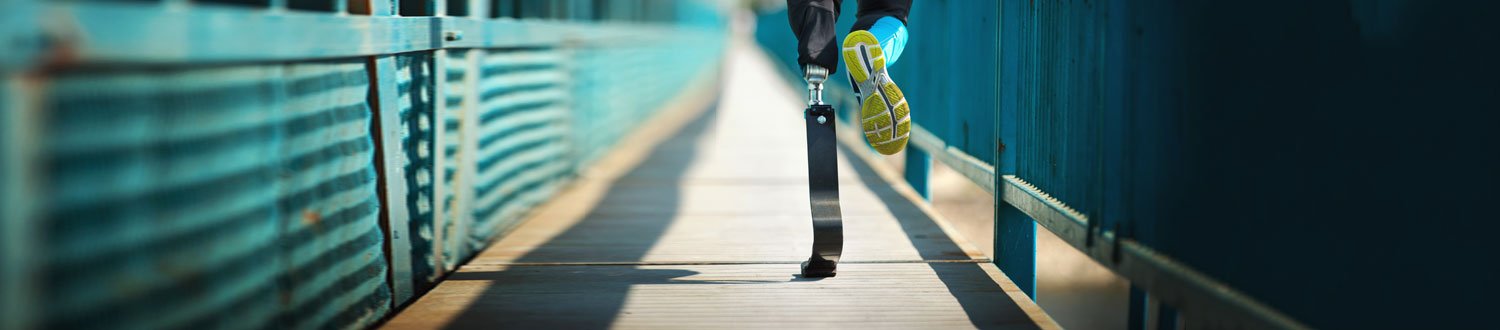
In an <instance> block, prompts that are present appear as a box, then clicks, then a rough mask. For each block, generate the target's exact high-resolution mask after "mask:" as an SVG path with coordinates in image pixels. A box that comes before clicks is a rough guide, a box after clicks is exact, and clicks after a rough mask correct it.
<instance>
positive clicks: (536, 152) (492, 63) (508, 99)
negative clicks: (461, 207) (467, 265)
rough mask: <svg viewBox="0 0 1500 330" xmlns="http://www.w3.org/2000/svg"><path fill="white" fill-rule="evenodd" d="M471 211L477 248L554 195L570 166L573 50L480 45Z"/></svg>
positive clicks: (471, 236)
mask: <svg viewBox="0 0 1500 330" xmlns="http://www.w3.org/2000/svg"><path fill="white" fill-rule="evenodd" d="M479 52H480V54H482V56H481V57H480V59H479V62H480V64H479V70H478V72H477V74H478V75H479V83H478V86H476V88H475V90H474V91H475V92H477V93H478V94H479V97H478V104H476V105H475V108H474V109H475V111H477V113H476V116H475V117H476V118H475V119H476V120H477V123H475V127H476V128H477V131H476V132H474V134H473V135H472V136H473V137H474V138H475V141H472V142H471V143H474V144H475V148H474V149H475V150H476V151H477V152H476V153H475V154H474V167H475V177H474V178H473V179H472V180H470V184H472V185H473V190H472V192H471V193H472V194H473V200H474V202H473V206H472V214H473V215H472V216H473V219H474V225H473V228H472V230H471V231H470V232H469V236H468V237H466V238H464V239H465V240H466V241H467V242H468V244H469V245H470V247H471V248H472V249H474V250H477V249H479V248H480V247H482V246H483V245H484V244H485V243H487V242H488V241H489V239H490V238H491V237H494V235H495V234H496V233H498V232H500V231H502V230H504V229H506V228H509V227H510V226H512V225H514V224H515V223H516V221H519V220H520V219H521V216H522V215H523V214H524V213H525V212H526V211H527V210H530V209H531V208H532V207H533V206H535V205H536V204H537V203H541V202H542V201H545V200H546V198H547V197H550V194H551V192H552V190H554V189H556V187H557V185H558V184H561V183H562V179H563V176H564V175H566V174H568V173H570V172H571V170H572V167H571V166H570V165H571V164H570V162H569V159H568V158H567V157H566V155H567V150H568V147H569V144H568V141H567V140H566V137H567V134H568V130H569V127H568V123H567V115H568V111H569V110H568V106H567V102H568V98H569V94H568V92H567V85H568V83H569V82H568V81H569V79H570V78H569V77H568V75H567V74H566V73H565V71H563V68H565V67H566V65H567V60H568V58H567V54H568V53H567V50H565V49H560V48H556V47H549V48H531V49H507V50H484V51H479Z"/></svg>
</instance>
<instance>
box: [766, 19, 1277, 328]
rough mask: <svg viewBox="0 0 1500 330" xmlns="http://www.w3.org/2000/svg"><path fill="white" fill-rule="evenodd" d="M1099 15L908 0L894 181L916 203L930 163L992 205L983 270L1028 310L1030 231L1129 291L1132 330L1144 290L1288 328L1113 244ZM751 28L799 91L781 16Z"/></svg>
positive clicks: (1109, 130)
mask: <svg viewBox="0 0 1500 330" xmlns="http://www.w3.org/2000/svg"><path fill="white" fill-rule="evenodd" d="M1109 6H1117V7H1118V6H1124V4H1123V3H1122V2H1120V1H1105V2H1100V3H1089V2H1067V1H1064V2H1056V1H1036V2H1031V3H1027V2H1024V1H996V2H989V1H980V2H973V1H919V2H917V3H916V4H915V6H914V8H913V9H912V12H911V16H910V17H908V22H909V26H908V29H909V31H910V39H909V40H910V41H909V44H908V45H907V47H906V48H905V49H904V53H903V55H902V58H901V60H900V62H899V63H897V64H896V65H895V66H893V67H891V68H890V72H891V75H892V76H893V77H894V79H895V80H896V81H897V82H898V83H899V84H900V86H901V88H902V90H903V92H904V95H905V96H906V97H907V100H908V101H909V102H910V104H911V105H912V108H913V110H914V111H913V115H912V116H913V123H914V125H913V132H912V137H911V141H910V145H909V148H908V149H907V151H906V153H905V157H906V165H905V177H906V179H907V183H908V184H910V185H911V186H912V187H913V188H914V189H915V190H916V191H918V192H919V193H921V194H923V195H924V196H926V194H927V185H928V182H927V178H928V171H929V170H930V164H933V163H938V164H942V165H944V166H947V167H950V168H952V169H954V170H956V171H957V172H958V173H961V174H963V175H964V176H965V177H967V178H969V179H970V180H971V181H973V183H974V184H976V185H978V186H980V187H983V188H984V189H985V190H987V191H989V192H990V193H992V194H993V195H994V197H995V202H996V213H995V215H994V217H995V231H996V233H995V251H994V262H995V263H996V264H997V265H998V266H999V267H1000V269H1001V270H1003V271H1004V272H1005V273H1006V275H1007V276H1009V277H1010V278H1011V279H1012V280H1013V281H1014V282H1015V283H1016V284H1017V285H1019V286H1020V287H1021V288H1022V290H1023V291H1025V292H1026V293H1027V294H1028V295H1031V296H1032V297H1033V298H1035V297H1036V282H1037V279H1036V230H1037V229H1036V226H1037V225H1038V224H1040V225H1042V226H1043V227H1045V228H1046V229H1048V230H1050V231H1051V232H1053V233H1054V234H1056V235H1057V236H1059V237H1060V238H1062V239H1063V240H1064V241H1066V242H1068V243H1069V244H1070V245H1072V246H1073V247H1074V248H1076V249H1078V250H1079V251H1081V252H1083V253H1084V254H1087V255H1089V256H1090V257H1092V258H1093V259H1094V260H1095V261H1096V262H1098V263H1100V264H1102V265H1104V266H1106V267H1109V268H1111V269H1113V270H1115V272H1116V273H1118V274H1120V275H1122V276H1124V277H1125V278H1127V279H1129V280H1131V281H1132V282H1133V283H1135V284H1136V285H1138V287H1133V292H1134V296H1135V297H1137V298H1136V299H1132V301H1131V308H1132V314H1133V315H1132V319H1131V326H1132V327H1133V328H1134V327H1141V326H1144V325H1145V324H1146V323H1145V322H1146V321H1145V319H1144V318H1141V317H1138V316H1142V315H1143V313H1144V308H1145V306H1146V305H1145V304H1146V303H1147V301H1146V300H1145V299H1144V298H1139V297H1144V296H1145V294H1146V292H1150V293H1151V294H1153V295H1154V297H1155V298H1154V299H1155V300H1152V301H1153V302H1162V301H1166V302H1168V303H1163V304H1162V306H1166V307H1163V308H1161V309H1163V310H1168V311H1170V310H1171V307H1170V306H1182V305H1193V306H1212V307H1208V308H1199V309H1197V310H1195V312H1198V314H1196V315H1192V317H1195V318H1197V319H1198V320H1226V321H1225V322H1228V323H1225V324H1241V325H1250V326H1252V327H1259V326H1277V327H1297V326H1301V325H1300V324H1299V323H1297V322H1296V321H1295V320H1292V319H1291V318H1289V317H1286V316H1285V315H1283V314H1281V313H1279V312H1277V311H1276V310H1274V309H1272V308H1270V307H1267V306H1266V305H1264V304H1262V303H1260V302H1258V301H1256V300H1255V299H1252V298H1250V297H1249V296H1246V295H1244V294H1242V293H1239V292H1237V291H1234V289H1232V288H1231V287H1229V286H1227V285H1224V284H1223V283H1222V282H1219V281H1218V280H1217V279H1215V278H1213V277H1210V276H1207V275H1204V274H1202V273H1200V272H1198V271H1196V270H1194V269H1193V268H1191V267H1188V266H1185V265H1183V264H1181V263H1179V262H1177V261H1175V260H1174V259H1173V258H1172V257H1170V256H1167V255H1165V254H1160V253H1157V252H1156V250H1155V249H1153V248H1151V247H1148V246H1146V245H1143V244H1140V243H1138V242H1135V241H1133V240H1131V239H1129V238H1128V237H1125V236H1124V235H1122V233H1130V232H1134V231H1132V230H1136V229H1141V228H1136V227H1131V226H1130V225H1129V223H1128V222H1126V221H1125V220H1124V219H1126V218H1128V217H1127V216H1125V215H1124V214H1122V213H1120V208H1121V207H1122V205H1124V204H1126V203H1130V202H1131V201H1130V200H1129V198H1130V197H1128V196H1129V195H1128V194H1122V193H1121V192H1122V191H1123V190H1119V189H1120V184H1121V182H1123V181H1122V180H1127V179H1128V178H1126V177H1124V176H1122V175H1120V173H1119V172H1115V171H1114V170H1113V168H1114V167H1112V166H1115V165H1117V164H1119V163H1118V159H1119V158H1120V157H1121V155H1122V154H1121V153H1122V152H1124V150H1126V149H1125V148H1124V147H1123V143H1124V142H1123V141H1122V140H1119V139H1118V138H1119V137H1121V136H1123V134H1124V133H1122V132H1121V131H1119V126H1112V125H1105V124H1104V123H1107V122H1119V121H1120V120H1122V119H1121V117H1120V116H1121V113H1120V112H1118V105H1111V104H1110V103H1109V102H1113V101H1119V99H1118V98H1120V97H1122V96H1121V95H1120V94H1109V93H1106V92H1105V91H1106V90H1107V89H1106V88H1105V86H1106V85H1109V86H1118V84H1117V83H1116V82H1112V81H1110V80H1108V79H1109V78H1110V77H1111V76H1110V75H1109V74H1111V73H1113V74H1116V75H1117V74H1118V73H1119V72H1106V71H1105V70H1123V68H1121V67H1120V66H1119V65H1112V66H1107V65H1105V63H1106V62H1107V61H1108V60H1114V59H1116V58H1111V57H1110V56H1116V55H1118V52H1119V51H1120V48H1118V47H1121V46H1120V45H1118V44H1110V43H1106V42H1104V40H1106V38H1105V36H1106V34H1108V33H1122V32H1121V31H1122V30H1121V29H1122V27H1120V26H1116V25H1111V24H1121V23H1120V21H1118V20H1113V21H1112V20H1110V19H1109V17H1107V16H1106V15H1104V13H1106V12H1108V10H1110V8H1111V7H1109ZM856 10H857V5H856V4H854V3H846V4H845V5H844V7H843V12H842V13H841V19H840V23H841V24H840V25H839V28H838V31H840V33H841V34H842V32H843V31H847V30H848V29H849V27H850V25H852V21H853V18H854V17H855V12H856ZM1115 10H1118V8H1115ZM757 23H758V25H757V33H756V38H757V39H758V41H759V42H760V43H761V44H762V45H763V46H764V47H765V48H766V49H767V51H768V52H770V53H771V54H772V56H773V57H774V58H776V59H778V60H780V62H781V63H782V64H783V68H784V69H785V72H786V73H787V77H788V78H789V81H791V83H793V84H797V85H800V84H801V81H800V79H797V78H796V77H797V76H798V75H800V72H801V70H800V68H798V67H797V65H796V63H795V62H796V57H797V54H796V53H795V49H796V47H795V45H796V39H794V36H793V35H792V34H791V33H790V31H789V28H788V27H787V17H786V13H785V11H784V10H780V11H774V10H773V11H769V12H765V13H761V14H760V15H759V16H758V20H757ZM841 36H842V35H841ZM841 36H840V37H841ZM1110 47H1117V48H1110ZM835 81H843V82H842V83H841V84H839V83H836V84H833V85H834V87H829V89H830V90H832V91H831V92H830V93H829V94H830V95H832V96H831V97H830V98H831V99H832V101H831V102H830V103H833V104H834V105H835V106H836V107H837V108H839V109H842V110H843V111H857V110H856V109H857V107H856V103H855V100H854V99H853V97H852V94H850V93H849V90H848V89H847V87H842V86H848V83H847V82H846V81H844V80H835ZM840 85H842V86H840ZM1112 88H1113V87H1112ZM1113 92H1115V93H1119V92H1121V90H1118V89H1116V90H1113ZM1111 111H1114V112H1111ZM851 113H852V112H851ZM841 117H842V118H857V117H855V116H853V115H846V116H841ZM856 127H857V126H856ZM1106 158H1108V160H1110V161H1109V162H1107V161H1106ZM1107 189H1115V190H1107ZM1138 201H1140V202H1146V200H1145V199H1140V200H1138ZM1122 228H1123V229H1122ZM1143 231H1144V230H1143ZM1162 297H1166V298H1162ZM1137 308H1141V310H1140V311H1136V309H1137ZM1152 318H1153V319H1155V321H1158V322H1157V324H1163V325H1165V324H1169V322H1175V321H1176V316H1175V314H1162V315H1161V316H1153V317H1152Z"/></svg>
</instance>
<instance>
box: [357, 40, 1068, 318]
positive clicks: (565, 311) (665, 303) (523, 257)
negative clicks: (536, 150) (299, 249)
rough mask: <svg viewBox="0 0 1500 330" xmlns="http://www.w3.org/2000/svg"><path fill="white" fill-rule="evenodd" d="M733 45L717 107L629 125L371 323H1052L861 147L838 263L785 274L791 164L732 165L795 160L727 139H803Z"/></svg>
mask: <svg viewBox="0 0 1500 330" xmlns="http://www.w3.org/2000/svg"><path fill="white" fill-rule="evenodd" d="M741 42H744V41H741ZM739 47H744V46H743V45H741V46H739ZM752 50H753V49H752ZM731 54H737V56H735V57H734V58H733V60H731V61H730V65H729V66H728V70H730V71H731V72H729V74H728V75H727V76H728V77H731V78H732V80H730V81H729V83H728V84H727V86H725V88H724V89H723V91H724V92H723V93H724V94H723V99H722V100H721V102H720V103H719V107H718V109H717V110H716V111H712V112H709V113H707V114H705V115H702V116H691V115H688V116H681V117H684V118H679V119H676V120H675V121H671V120H668V121H665V123H663V121H657V122H656V123H654V124H648V125H647V126H644V128H643V129H642V130H641V131H640V132H638V133H637V134H635V135H634V136H632V137H631V138H627V139H626V140H624V141H622V142H621V143H620V144H619V145H620V147H619V148H617V149H616V150H614V152H612V153H610V154H609V155H607V156H605V158H602V159H601V160H600V162H599V163H598V165H597V166H595V167H593V168H591V169H589V170H588V171H587V172H586V173H587V174H586V175H584V176H582V178H581V179H580V180H578V181H577V182H576V183H575V184H574V185H573V186H572V187H570V188H569V189H567V190H566V191H565V192H563V193H562V194H561V195H560V196H558V197H557V198H555V199H553V200H552V201H550V202H548V203H547V204H545V205H543V206H542V207H541V208H539V209H538V210H537V212H535V213H533V214H532V215H531V216H530V217H529V220H528V221H527V222H525V223H523V224H521V225H520V226H519V227H518V228H517V229H515V230H514V231H513V232H511V233H510V234H509V235H507V236H505V237H504V238H502V239H501V240H500V241H498V242H496V243H495V244H494V245H493V246H491V247H490V248H488V249H487V250H485V251H484V252H482V253H481V254H480V256H478V257H477V258H476V259H475V260H473V261H472V262H470V263H469V264H468V265H466V266H464V267H461V268H460V269H459V270H458V271H457V272H454V273H453V274H452V275H450V277H449V278H448V280H447V281H445V282H443V283H442V284H440V285H438V287H437V288H435V289H434V290H433V291H431V292H430V293H428V294H427V295H426V296H424V297H422V298H420V299H419V300H418V301H417V302H415V303H413V304H412V305H411V306H410V307H408V309H407V310H406V311H404V312H402V313H401V314H399V315H397V316H396V317H395V318H394V319H392V320H391V321H390V322H389V323H388V324H386V327H387V328H391V329H415V328H424V329H425V328H497V327H500V328H504V327H514V328H605V327H611V328H621V329H632V328H651V329H655V328H705V327H713V328H724V327H729V328H813V327H823V328H995V329H1036V328H1047V329H1051V328H1057V326H1056V324H1055V323H1053V322H1052V320H1051V319H1050V318H1049V317H1048V316H1047V315H1046V314H1045V313H1044V312H1042V311H1041V310H1040V308H1039V307H1037V306H1036V305H1035V304H1034V303H1032V302H1031V300H1030V299H1029V298H1027V296H1026V295H1025V293H1024V291H1022V290H1021V288H1020V287H1017V286H1016V285H1015V284H1014V283H1011V282H1010V280H1009V279H1008V278H1006V277H1005V275H1004V274H1003V273H1001V272H1000V271H999V269H997V268H996V267H995V266H994V265H993V264H990V263H988V262H986V260H985V259H983V255H982V254H981V253H980V251H978V250H977V249H975V248H972V247H971V245H970V244H968V243H967V242H966V241H964V240H963V239H961V238H958V237H957V236H953V235H950V234H949V233H951V230H950V229H947V228H946V225H945V224H943V223H942V222H941V219H940V218H937V217H936V216H935V215H934V214H935V212H932V210H931V209H930V208H929V207H927V206H926V205H925V204H923V203H920V202H919V201H920V196H917V195H916V193H915V192H914V191H912V190H911V189H910V187H909V186H906V185H904V184H892V183H891V182H893V181H890V180H891V179H890V177H888V174H889V173H887V172H892V170H891V169H888V168H877V167H872V166H871V165H870V164H869V162H868V161H865V160H863V159H862V158H855V157H846V158H843V159H842V161H841V163H842V164H841V166H845V167H847V168H848V170H846V171H844V172H846V173H850V175H849V176H848V177H843V178H841V181H842V182H841V190H843V193H844V195H845V196H846V197H845V198H844V201H843V202H844V211H845V214H846V229H847V233H846V237H847V238H848V239H849V240H848V244H847V245H846V246H845V249H844V251H845V260H847V261H848V262H846V263H844V265H843V266H842V267H840V271H839V275H838V276H837V277H832V278H824V279H804V278H801V277H799V276H797V275H796V274H797V273H798V270H799V268H798V265H797V262H800V261H801V260H803V259H805V258H806V256H807V255H808V254H809V253H810V250H809V249H810V248H811V239H812V237H811V231H810V229H811V224H810V222H809V219H808V214H809V210H808V205H807V201H806V195H807V186H806V172H805V171H804V172H802V175H801V176H797V175H795V174H792V173H790V172H785V171H774V170H773V171H758V170H757V169H758V167H756V166H745V167H737V166H733V165H731V164H735V162H736V161H747V162H756V164H764V165H765V166H766V168H772V167H775V166H780V165H779V163H777V161H781V162H793V161H794V160H789V159H787V158H781V159H777V160H775V161H764V162H757V161H755V160H751V159H753V158H745V157H744V156H743V154H740V153H739V152H738V151H739V150H749V151H747V152H749V153H752V154H756V155H778V154H785V155H794V154H797V153H802V152H803V150H802V149H801V148H802V145H803V144H802V142H803V141H802V140H801V138H802V137H801V135H802V134H801V133H800V125H802V123H801V122H800V121H798V120H797V119H798V118H797V116H796V114H797V110H799V109H800V108H801V106H802V105H801V104H800V102H799V101H798V99H797V96H796V95H795V94H786V95H779V97H778V96H777V95H778V94H779V93H780V92H779V91H778V90H777V88H778V87H777V86H780V85H777V83H779V81H778V80H774V79H778V78H776V77H775V76H773V75H774V74H775V73H774V71H773V70H771V67H770V64H768V63H766V62H765V61H766V60H765V59H764V58H762V57H759V56H761V55H762V54H761V53H759V52H754V51H752V52H746V51H744V49H743V48H741V51H739V52H734V51H731ZM745 55H749V56H745ZM768 95H769V97H768ZM783 116H784V117H783ZM669 117H670V116H669ZM695 117H696V119H694V118H695ZM784 118H789V119H791V120H783V119H784ZM747 127H752V128H753V129H746V128H747ZM768 141H773V142H768ZM734 147H740V148H742V149H735V148H734ZM845 155H848V151H847V150H846V151H845ZM788 158H790V157H788ZM801 161H802V162H805V160H801ZM794 165H795V166H797V167H802V166H805V163H794ZM803 170H805V168H803ZM673 173H675V174H676V175H672V174H673ZM895 178H896V180H899V176H898V177H895ZM895 182H898V183H899V181H895Z"/></svg>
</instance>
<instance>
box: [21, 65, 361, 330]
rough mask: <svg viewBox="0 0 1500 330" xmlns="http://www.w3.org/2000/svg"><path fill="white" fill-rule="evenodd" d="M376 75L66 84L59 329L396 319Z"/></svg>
mask: <svg viewBox="0 0 1500 330" xmlns="http://www.w3.org/2000/svg"><path fill="white" fill-rule="evenodd" d="M364 68H365V66H364V65H363V63H360V62H353V63H350V62H320V63H308V64H292V65H245V66H230V67H216V68H184V69H141V70H128V71H98V72H94V71H80V72H70V73H65V74H62V75H60V76H59V77H57V78H56V79H55V81H54V82H53V83H52V84H51V88H50V90H49V91H48V94H47V95H46V102H47V103H46V106H47V109H48V111H47V114H48V116H47V117H46V118H44V119H43V120H42V121H43V125H42V132H41V133H40V134H41V135H42V140H43V141H45V142H44V143H45V145H44V146H43V150H42V162H43V163H44V164H45V168H47V169H48V171H47V172H46V173H45V175H44V176H43V177H42V178H41V181H42V182H43V183H42V184H41V186H43V187H46V188H47V189H45V190H44V191H45V193H44V199H45V203H44V205H45V206H44V208H43V210H42V212H43V214H42V215H41V217H40V219H41V220H40V230H41V231H42V232H43V235H42V238H41V239H40V242H39V243H38V244H39V245H40V249H39V251H38V252H39V253H42V254H45V255H44V256H42V257H41V258H39V259H40V260H42V264H41V265H40V269H41V274H42V276H41V278H44V279H45V281H43V283H42V290H43V291H44V292H48V294H47V295H45V297H44V298H43V300H44V301H43V303H42V305H41V306H42V307H41V315H42V320H41V322H42V324H43V325H44V326H47V327H55V328H97V327H106V326H107V327H112V328H113V327H124V328H133V327H139V328H170V327H188V328H260V327H295V328H318V327H323V326H325V325H329V324H360V323H366V324H367V323H368V322H371V321H373V320H375V319H376V317H378V316H379V315H381V314H383V309H382V308H384V306H386V304H388V300H389V292H388V291H387V289H385V281H384V277H383V276H378V275H379V274H383V273H384V271H385V269H384V268H385V267H384V261H383V259H384V258H383V256H382V254H381V250H380V246H381V237H380V231H379V228H378V226H377V222H376V217H375V216H376V214H377V213H376V210H378V208H379V203H378V200H377V199H375V185H374V172H373V167H371V163H370V160H371V150H372V148H371V142H370V139H369V136H368V127H369V126H368V116H369V110H368V107H367V105H366V101H365V100H366V95H367V93H368V92H367V89H368V87H367V86H368V82H367V78H366V72H365V70H364ZM372 275H377V276H372ZM146 302H149V303H146ZM361 307H363V308H361ZM226 311H233V313H235V314H236V315H238V317H236V318H234V319H233V320H229V319H226V318H223V317H222V313H225V312H226Z"/></svg>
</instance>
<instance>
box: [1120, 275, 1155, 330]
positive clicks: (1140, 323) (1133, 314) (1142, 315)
mask: <svg viewBox="0 0 1500 330" xmlns="http://www.w3.org/2000/svg"><path fill="white" fill-rule="evenodd" d="M1129 299H1130V301H1129V302H1128V303H1127V304H1128V306H1130V307H1128V310H1129V311H1128V313H1129V314H1128V315H1126V317H1125V328H1126V329H1129V330H1146V321H1147V320H1149V319H1150V318H1151V315H1150V314H1149V312H1150V310H1151V309H1150V308H1148V307H1150V305H1149V304H1148V303H1149V301H1147V299H1146V290H1144V289H1141V287H1138V286H1135V284H1131V285H1130V298H1129Z"/></svg>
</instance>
